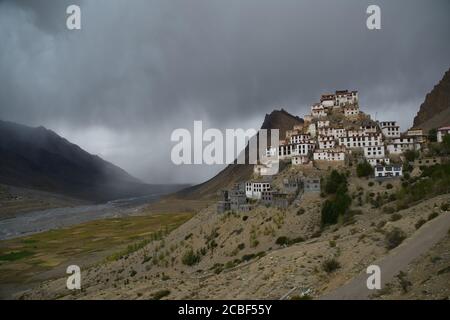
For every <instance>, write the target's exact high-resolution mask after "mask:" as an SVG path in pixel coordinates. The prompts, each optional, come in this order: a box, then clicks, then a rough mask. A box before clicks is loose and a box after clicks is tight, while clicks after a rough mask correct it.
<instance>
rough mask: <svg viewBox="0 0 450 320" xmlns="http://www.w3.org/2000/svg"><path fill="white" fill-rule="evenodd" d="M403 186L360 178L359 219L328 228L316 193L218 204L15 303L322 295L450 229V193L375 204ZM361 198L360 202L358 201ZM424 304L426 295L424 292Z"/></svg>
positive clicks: (444, 293)
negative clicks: (426, 235)
mask: <svg viewBox="0 0 450 320" xmlns="http://www.w3.org/2000/svg"><path fill="white" fill-rule="evenodd" d="M287 170H288V171H290V172H287V173H289V174H293V173H294V172H291V170H295V169H294V168H291V169H287ZM391 184H392V186H391ZM400 185H401V181H400V180H390V181H389V182H384V183H380V184H379V183H374V181H373V180H366V179H360V178H357V177H354V176H353V177H352V178H351V180H350V183H349V192H350V194H351V195H352V197H353V196H355V201H354V204H353V205H352V210H353V212H354V213H355V215H354V216H353V218H352V219H350V220H346V221H342V222H341V223H340V224H338V225H334V226H331V227H328V228H324V229H321V228H320V212H321V204H322V202H323V198H321V197H320V195H319V194H318V193H315V194H314V193H312V194H305V195H304V197H303V198H302V202H301V204H299V205H298V206H297V205H293V206H290V207H289V208H288V209H287V210H278V209H274V208H266V207H264V206H260V207H258V208H257V209H255V210H254V211H252V212H251V213H228V214H217V213H216V212H215V208H214V206H212V207H209V208H206V209H204V210H202V211H200V212H199V213H198V214H197V215H196V216H195V217H194V218H192V219H191V220H190V221H188V222H186V223H185V224H183V225H182V226H180V227H179V228H178V229H176V230H174V231H173V232H171V233H170V234H167V235H165V236H164V237H163V239H160V238H159V237H158V238H154V240H153V241H151V242H150V243H148V242H142V245H139V244H138V245H136V246H130V247H129V249H128V250H126V251H124V252H120V253H119V254H115V255H113V256H112V257H111V259H108V260H109V262H108V263H105V264H99V265H97V266H94V267H93V268H90V269H88V270H84V271H83V275H82V278H83V290H82V291H79V292H69V291H68V290H66V289H65V281H66V278H65V274H63V273H61V275H60V276H61V278H60V279H58V280H55V281H50V282H47V283H44V284H42V285H41V286H40V287H39V288H35V289H34V290H31V291H28V292H26V293H24V294H23V295H21V296H18V298H24V299H53V298H56V297H57V298H63V299H161V298H164V299H280V298H281V297H286V298H287V299H295V298H298V297H300V296H302V295H303V296H305V297H307V298H317V297H321V296H323V295H326V294H328V293H330V292H332V291H333V290H335V289H336V288H339V287H340V286H342V285H343V284H344V283H346V282H348V281H349V279H352V278H353V277H355V276H357V275H358V274H361V273H365V268H366V266H368V265H370V264H372V263H373V262H374V261H376V260H378V259H382V258H384V257H386V256H388V255H389V254H392V251H390V250H391V249H392V245H393V243H394V245H395V246H396V245H398V244H399V243H400V242H402V241H403V239H404V238H409V239H408V240H406V241H405V243H407V242H408V241H410V240H412V239H415V238H417V236H418V235H419V233H420V232H422V231H421V230H423V231H426V230H427V229H430V227H431V224H433V225H436V224H438V225H442V224H443V223H444V222H445V224H446V228H448V227H449V226H450V224H449V221H450V220H449V219H448V218H447V217H448V215H449V214H450V213H449V212H448V211H445V210H443V209H442V208H448V204H449V203H450V195H449V194H446V195H441V196H437V197H434V198H431V199H427V200H424V201H422V202H419V203H416V204H414V205H412V206H411V207H409V208H406V209H401V210H398V211H397V210H394V211H396V212H392V211H391V210H387V209H388V208H393V206H394V204H393V203H392V202H387V204H386V206H384V207H380V208H374V207H373V205H372V204H371V202H373V201H371V195H375V194H378V195H381V194H385V195H386V196H385V198H386V199H388V198H389V196H390V195H392V194H395V193H396V192H397V190H398V188H400ZM361 195H362V196H361ZM358 197H361V203H358V201H356V199H357V198H358ZM433 212H434V214H433V215H432V214H431V213H433ZM431 229H433V228H431ZM395 230H399V231H398V232H397V231H395ZM401 248H402V247H401V246H399V250H401ZM394 250H395V249H394ZM410 251H411V252H415V251H416V250H410ZM394 253H395V251H394ZM394 256H395V255H394ZM443 267H444V266H442V265H441V264H439V265H438V266H436V270H442V269H443ZM402 268H403V266H402ZM441 272H443V271H441ZM446 275H448V273H446ZM407 280H408V279H407ZM411 287H412V288H414V290H417V291H418V289H419V288H420V287H421V284H420V283H417V282H414V283H412V284H411ZM427 290H428V291H429V294H430V295H432V297H435V298H438V299H443V298H446V297H448V296H449V294H450V293H449V288H448V286H447V287H446V288H444V290H442V286H436V287H435V286H434V284H433V285H432V284H430V287H428V288H427ZM383 293H385V292H383ZM427 295H428V294H427ZM428 297H429V296H428ZM421 298H426V297H425V296H423V294H422V296H421Z"/></svg>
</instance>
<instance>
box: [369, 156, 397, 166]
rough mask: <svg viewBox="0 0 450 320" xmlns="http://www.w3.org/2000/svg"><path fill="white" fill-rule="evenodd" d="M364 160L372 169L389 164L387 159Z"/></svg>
mask: <svg viewBox="0 0 450 320" xmlns="http://www.w3.org/2000/svg"><path fill="white" fill-rule="evenodd" d="M366 160H367V162H368V163H369V164H370V165H371V166H372V167H375V166H377V165H386V164H390V163H391V159H389V158H379V159H366Z"/></svg>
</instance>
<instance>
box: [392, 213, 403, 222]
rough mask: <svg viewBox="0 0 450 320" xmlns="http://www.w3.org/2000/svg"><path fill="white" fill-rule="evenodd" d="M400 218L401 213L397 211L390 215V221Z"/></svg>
mask: <svg viewBox="0 0 450 320" xmlns="http://www.w3.org/2000/svg"><path fill="white" fill-rule="evenodd" d="M401 218H402V215H401V214H399V213H394V214H393V215H392V216H391V221H392V222H394V221H398V220H400V219H401Z"/></svg>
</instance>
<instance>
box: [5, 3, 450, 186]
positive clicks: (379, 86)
mask: <svg viewBox="0 0 450 320" xmlns="http://www.w3.org/2000/svg"><path fill="white" fill-rule="evenodd" d="M69 4H78V5H80V6H81V10H82V30H80V31H69V30H67V29H66V7H67V6H68V5H69ZM370 4H377V5H379V6H380V7H381V13H382V29H381V30H377V31H370V30H368V29H367V28H366V19H367V14H366V9H367V7H368V6H369V5H370ZM449 9H450V2H449V1H447V0H434V1H426V0H421V1H411V0H402V1H400V0H398V1H354V0H345V1H331V0H329V1H317V0H314V1H313V0H308V1H302V0H279V1H275V0H150V1H148V0H128V1H125V0H90V1H89V0H84V1H74V0H73V1H65V0H63V1H61V0H39V1H33V0H28V1H27V0H14V1H13V0H11V1H8V0H0V118H1V119H3V120H10V121H15V122H19V123H23V124H27V125H32V126H38V125H44V126H46V127H48V128H50V129H52V130H54V131H56V132H57V133H59V134H61V135H63V136H64V137H66V138H67V139H68V140H70V141H73V142H75V143H77V144H79V145H80V146H81V147H83V148H85V149H86V150H88V151H89V152H91V153H94V154H99V155H100V156H102V157H103V158H105V159H107V160H109V161H112V162H114V163H116V164H118V165H119V166H121V167H123V168H124V169H126V170H127V171H129V172H130V173H132V174H134V175H135V176H137V177H138V178H141V179H143V180H145V181H148V182H154V183H164V182H200V181H203V180H205V179H207V178H208V177H210V176H212V175H213V174H214V173H215V172H217V171H218V170H220V169H221V167H220V166H216V167H204V166H201V167H186V166H181V167H176V166H174V165H172V164H171V162H170V150H171V147H172V146H173V144H172V143H171V142H170V134H171V132H172V131H173V130H174V129H176V128H180V127H184V128H188V129H190V128H192V126H193V121H194V120H203V121H204V125H205V127H208V126H209V127H217V128H222V129H224V128H239V127H243V128H250V127H256V128H257V127H259V126H260V125H261V123H262V121H263V119H264V115H265V114H266V113H269V112H270V111H271V110H273V109H275V108H278V109H279V108H281V107H283V108H284V109H286V110H288V111H289V112H291V113H293V114H295V115H299V116H303V115H304V114H306V113H307V112H308V111H309V106H310V105H311V104H312V103H314V102H316V100H318V98H319V96H320V94H321V93H324V92H329V91H334V90H336V89H356V90H359V92H360V100H361V107H362V109H363V110H364V111H367V112H370V113H371V114H372V115H373V116H374V117H376V118H377V119H380V120H388V119H394V120H398V121H399V122H400V124H401V125H402V128H403V129H406V128H407V127H408V126H410V124H411V123H412V118H413V117H414V115H415V113H416V112H417V111H418V108H419V105H420V103H421V102H422V101H423V100H424V97H425V94H426V93H427V92H429V91H430V90H431V89H432V87H433V86H434V85H435V84H436V83H437V82H438V81H439V80H440V78H441V77H442V75H443V74H444V72H445V71H446V70H447V69H448V68H449V67H450V61H449V57H450V42H449V41H448V36H449V31H450V19H449V18H448V14H449V12H450V10H449Z"/></svg>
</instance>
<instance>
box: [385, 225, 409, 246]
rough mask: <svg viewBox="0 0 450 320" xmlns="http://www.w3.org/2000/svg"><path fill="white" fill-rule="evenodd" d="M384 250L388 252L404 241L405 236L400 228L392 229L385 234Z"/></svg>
mask: <svg viewBox="0 0 450 320" xmlns="http://www.w3.org/2000/svg"><path fill="white" fill-rule="evenodd" d="M385 237H386V238H385V240H386V248H388V249H389V250H391V249H394V248H395V247H397V246H399V245H400V244H401V243H402V242H403V240H405V239H406V234H405V232H404V231H403V230H401V229H400V228H394V229H392V230H391V231H389V232H387V233H386V236H385Z"/></svg>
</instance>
